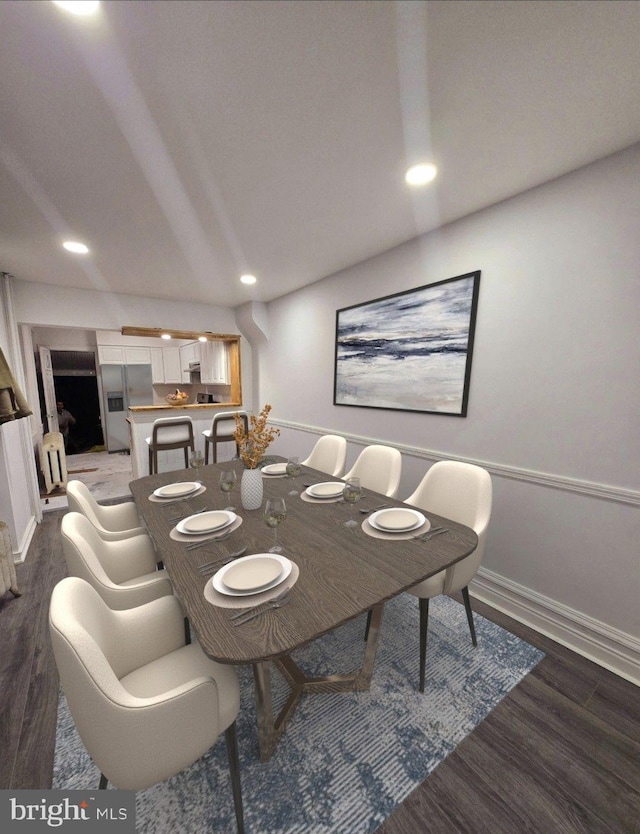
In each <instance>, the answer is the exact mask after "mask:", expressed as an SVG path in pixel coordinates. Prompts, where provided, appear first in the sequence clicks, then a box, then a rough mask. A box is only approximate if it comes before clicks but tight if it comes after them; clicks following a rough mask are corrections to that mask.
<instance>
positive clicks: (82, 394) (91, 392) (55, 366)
mask: <svg viewBox="0 0 640 834" xmlns="http://www.w3.org/2000/svg"><path fill="white" fill-rule="evenodd" d="M51 365H52V370H53V383H54V387H55V394H56V402H63V403H64V407H65V409H66V410H67V411H69V412H70V413H71V414H72V415H73V417H74V418H75V421H76V422H75V423H74V424H73V425H72V426H71V428H70V430H69V440H68V444H67V449H66V452H67V455H74V454H82V453H83V452H90V451H95V452H99V451H102V450H103V449H104V438H103V434H102V423H101V419H100V398H99V395H98V380H97V375H96V363H95V354H94V353H93V351H79V350H52V351H51Z"/></svg>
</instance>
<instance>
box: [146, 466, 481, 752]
mask: <svg viewBox="0 0 640 834" xmlns="http://www.w3.org/2000/svg"><path fill="white" fill-rule="evenodd" d="M274 459H275V460H278V459H279V458H272V460H274ZM282 460H284V459H282ZM223 469H235V470H236V472H237V477H238V486H237V487H236V489H235V491H234V492H232V493H231V494H230V495H227V494H224V493H222V492H221V491H220V488H219V478H220V473H221V471H222V470H223ZM242 470H243V464H242V463H241V462H240V461H231V462H226V463H219V464H213V465H210V466H205V467H202V468H201V470H200V481H201V483H202V484H203V485H204V486H205V487H206V490H205V491H204V492H203V493H202V494H200V495H198V496H197V497H193V498H191V499H188V500H185V501H184V503H173V502H172V503H168V502H167V503H158V502H155V501H151V500H149V496H150V495H152V494H153V491H154V490H156V489H157V488H159V487H161V486H164V485H167V484H170V483H176V482H183V481H192V480H194V473H193V471H192V470H188V469H185V470H177V471H173V472H166V473H162V474H159V475H152V476H149V477H145V478H139V479H138V480H135V481H132V482H131V484H130V488H131V492H132V494H133V498H134V501H135V503H136V505H137V508H138V511H139V514H140V517H141V518H142V520H143V522H144V524H145V526H146V528H147V530H148V532H149V535H150V536H151V538H152V540H153V543H154V545H155V548H156V551H157V553H158V555H159V557H160V558H161V559H162V561H163V563H164V566H165V568H166V569H167V571H168V574H169V577H170V579H171V582H172V584H173V587H174V590H175V593H176V595H177V597H178V598H179V599H180V600H181V602H182V604H183V605H184V608H185V611H186V613H187V616H188V619H189V622H190V624H191V628H192V629H193V630H194V632H195V634H196V635H197V638H198V641H199V642H200V645H201V646H202V648H203V650H204V651H205V653H206V654H207V655H208V656H209V657H211V658H212V659H213V660H216V661H218V662H219V663H230V664H234V665H241V664H250V665H252V667H253V677H254V685H255V698H256V708H257V716H258V718H257V723H258V741H259V746H260V757H261V759H262V760H263V761H268V759H269V758H270V757H271V755H272V753H273V751H274V749H275V747H276V745H277V743H278V740H279V738H280V736H281V734H282V733H283V732H284V730H285V728H286V726H287V724H288V722H289V720H290V718H291V716H292V714H293V712H294V709H295V707H296V705H297V703H298V701H299V699H300V697H301V696H302V694H303V693H312V692H316V693H318V692H320V693H321V692H339V691H354V690H359V691H362V690H367V689H369V687H370V683H371V677H372V674H373V670H374V661H375V655H376V648H377V643H378V636H379V631H380V623H381V619H382V611H383V607H384V603H385V602H386V601H387V600H389V599H391V598H392V597H395V596H396V595H398V594H400V593H402V592H403V591H405V590H407V589H408V588H411V587H412V586H413V585H415V584H417V583H418V582H420V581H422V580H424V579H427V578H428V577H430V576H433V575H434V574H436V573H438V572H439V571H442V570H445V569H447V568H449V567H451V566H452V565H454V564H455V563H456V562H458V561H459V560H460V559H463V558H464V557H465V556H468V555H469V554H470V553H471V552H473V550H474V549H475V548H476V546H477V542H478V539H477V536H476V534H475V532H474V531H473V530H472V529H471V528H469V527H466V526H464V525H462V524H457V523H456V522H454V521H451V520H450V519H446V518H442V517H441V516H436V515H433V514H431V513H428V512H424V511H423V513H424V514H425V515H426V516H427V518H428V519H429V521H430V522H431V525H432V526H444V527H446V529H447V531H448V532H446V533H445V534H442V535H438V536H435V537H433V538H432V539H430V540H428V541H418V540H417V539H415V538H413V539H409V540H407V539H397V540H388V539H381V538H373V537H372V536H371V535H368V534H367V533H366V532H365V531H364V530H363V529H362V526H361V524H362V521H363V520H364V519H365V518H366V517H367V516H366V515H364V514H362V513H360V509H369V508H372V507H377V506H379V505H385V506H387V507H392V506H406V505H404V504H403V503H402V502H401V501H399V500H394V499H390V498H387V497H386V496H384V495H380V494H378V493H375V492H371V491H369V490H366V489H365V490H363V497H362V499H361V501H360V502H359V503H358V504H356V505H355V508H353V510H351V512H352V513H353V515H354V517H356V518H357V521H358V525H357V526H356V527H352V528H350V527H346V526H345V525H344V522H345V521H346V520H347V518H348V516H349V512H350V508H349V506H348V505H346V504H345V503H343V502H341V501H338V502H318V503H309V502H306V501H304V500H303V498H302V497H301V496H300V494H298V495H290V494H289V492H290V491H291V489H292V482H291V480H289V479H288V478H286V477H285V478H277V477H269V478H267V477H266V476H265V477H264V499H263V507H264V501H265V500H266V499H267V498H273V497H283V498H284V499H285V501H286V505H287V518H286V520H285V521H284V523H283V524H282V525H281V526H280V528H279V530H278V538H279V541H280V543H281V544H282V545H283V548H284V550H283V553H282V555H283V556H286V557H287V558H288V559H290V560H291V561H292V562H294V563H295V564H296V565H297V566H298V569H299V576H298V579H297V581H296V582H295V584H294V585H293V587H292V589H291V591H290V592H289V597H290V599H289V601H288V604H287V605H286V606H285V607H283V608H282V609H274V610H268V611H266V612H265V613H263V614H261V615H260V616H259V617H257V618H255V619H253V620H251V621H250V622H248V623H246V624H245V625H242V626H237V627H236V626H234V625H233V622H232V620H231V619H230V613H232V612H230V611H229V610H228V609H227V608H222V607H218V606H216V605H213V604H211V602H209V601H207V600H206V599H205V596H204V589H205V585H206V583H207V582H208V581H209V580H210V578H211V577H210V575H209V576H206V575H203V574H202V573H201V572H200V571H199V570H198V568H199V566H200V565H201V564H203V563H205V562H207V561H210V560H212V559H215V558H216V557H218V556H219V557H220V558H222V557H224V556H225V554H227V553H232V552H234V551H236V550H238V549H239V548H240V547H243V546H246V548H247V550H246V554H253V553H266V552H267V551H268V550H269V547H270V546H271V544H272V542H273V532H272V530H271V529H269V528H268V527H267V525H266V523H265V520H264V518H263V510H262V509H258V510H244V509H243V508H242V504H241V501H240V487H239V484H240V478H241V476H242ZM336 480H340V479H336V478H330V477H328V476H327V475H326V474H324V473H322V472H318V471H316V470H313V469H309V468H304V470H303V472H302V474H301V475H299V476H298V478H297V483H296V485H297V486H298V487H299V490H300V492H303V491H304V489H305V487H304V484H311V483H318V482H326V481H336ZM229 504H232V505H234V506H235V508H236V513H237V514H238V515H239V516H240V517H241V518H242V524H241V526H240V527H238V528H237V529H236V530H235V531H234V532H233V533H232V534H231V535H230V536H229V537H228V538H226V539H224V541H220V542H215V541H214V542H208V543H207V544H206V545H203V546H202V547H200V548H197V549H192V550H189V549H187V548H186V546H185V544H184V542H179V541H176V540H175V539H174V538H172V537H171V535H170V534H171V530H172V529H173V528H174V527H175V524H176V522H175V521H170V520H169V519H170V518H175V516H176V514H178V513H181V512H182V513H183V515H184V516H187V515H188V514H189V512H194V511H196V510H199V509H200V508H201V507H204V506H206V507H207V508H209V509H223V508H225V507H226V506H227V505H229ZM246 554H245V555H246ZM247 604H249V603H247ZM369 611H370V612H372V616H371V622H370V626H369V630H368V636H367V640H366V642H365V641H364V640H363V662H362V667H361V668H360V669H358V670H356V671H352V670H347V671H345V672H338V673H333V674H327V675H325V676H320V677H315V678H308V677H307V676H306V675H305V674H304V672H303V671H302V669H300V667H299V666H298V665H297V664H296V663H295V662H294V661H293V660H292V658H291V653H292V652H294V651H295V650H296V649H299V648H300V647H302V646H304V645H305V644H307V643H309V642H311V641H312V640H316V639H317V638H318V637H320V636H321V635H323V634H326V633H327V632H330V631H332V630H333V629H335V628H338V627H339V626H340V625H342V624H343V623H346V622H347V621H349V620H352V619H353V618H354V617H358V616H360V615H362V614H364V613H366V612H369ZM416 616H417V615H416ZM363 630H364V621H363ZM417 634H418V628H417V622H416V652H417V651H418V645H417V641H418V637H417ZM336 662H337V663H338V662H339V659H338V658H336ZM272 663H275V664H277V667H278V669H279V671H280V672H281V673H282V674H283V675H284V677H285V679H286V680H287V683H288V684H289V686H290V689H291V692H290V695H289V698H288V699H287V701H286V703H285V704H284V706H283V707H282V708H281V710H280V712H279V714H278V715H277V716H274V709H273V703H272V694H271V664H272Z"/></svg>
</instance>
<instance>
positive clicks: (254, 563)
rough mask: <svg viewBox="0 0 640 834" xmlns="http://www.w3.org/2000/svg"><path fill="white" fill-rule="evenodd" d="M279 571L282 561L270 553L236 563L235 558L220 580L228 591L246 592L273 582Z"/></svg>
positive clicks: (280, 571)
mask: <svg viewBox="0 0 640 834" xmlns="http://www.w3.org/2000/svg"><path fill="white" fill-rule="evenodd" d="M281 573H282V563H281V562H280V561H279V560H278V559H274V558H273V556H272V555H271V554H270V555H269V556H267V555H264V556H254V558H253V559H250V560H249V561H248V562H240V563H238V560H237V559H236V561H235V562H233V563H232V564H231V565H229V570H228V571H227V572H226V573H225V575H224V579H223V580H222V581H223V583H224V585H225V587H227V588H228V589H229V590H230V591H240V592H241V593H242V592H244V593H248V592H251V591H257V590H258V588H264V586H265V585H270V584H271V583H272V582H275V581H276V579H278V577H279V576H280V574H281Z"/></svg>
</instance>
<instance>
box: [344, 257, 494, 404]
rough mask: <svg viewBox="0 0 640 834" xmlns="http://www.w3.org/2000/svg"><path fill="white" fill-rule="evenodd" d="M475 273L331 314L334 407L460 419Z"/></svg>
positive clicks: (471, 337) (474, 307) (466, 378)
mask: <svg viewBox="0 0 640 834" xmlns="http://www.w3.org/2000/svg"><path fill="white" fill-rule="evenodd" d="M479 292H480V270H476V271H475V272H467V273H465V274H464V275H457V276H455V277H454V278H447V279H445V280H443V281H436V282H435V283H432V284H425V285H423V286H421V287H416V288H414V289H410V290H404V291H402V292H398V293H393V294H392V295H387V296H383V297H382V298H376V299H373V300H372V301H366V302H364V303H362V304H354V305H352V306H351V307H344V308H342V309H341V310H337V311H336V339H335V369H334V385H333V404H334V405H343V406H354V407H358V408H379V409H386V410H392V411H419V412H423V413H429V414H442V415H449V416H454V417H466V416H467V408H468V402H469V383H470V379H471V361H472V358H473V343H474V336H475V326H476V316H477V310H478V296H479Z"/></svg>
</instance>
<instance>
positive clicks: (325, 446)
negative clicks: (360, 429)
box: [302, 434, 347, 478]
mask: <svg viewBox="0 0 640 834" xmlns="http://www.w3.org/2000/svg"><path fill="white" fill-rule="evenodd" d="M346 459H347V441H346V440H345V438H344V437H340V436H339V435H337V434H325V435H323V436H322V437H320V438H318V440H317V442H316V445H315V446H314V447H313V449H312V450H311V454H310V455H309V457H308V458H307V459H306V460H303V461H302V464H303V465H304V466H310V467H311V468H312V469H318V470H319V471H320V472H326V473H327V475H331V476H332V477H333V478H341V477H342V473H343V472H344V464H345V461H346Z"/></svg>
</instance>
